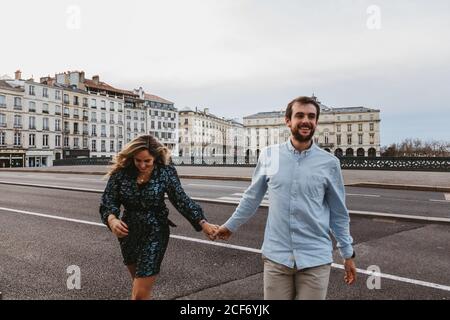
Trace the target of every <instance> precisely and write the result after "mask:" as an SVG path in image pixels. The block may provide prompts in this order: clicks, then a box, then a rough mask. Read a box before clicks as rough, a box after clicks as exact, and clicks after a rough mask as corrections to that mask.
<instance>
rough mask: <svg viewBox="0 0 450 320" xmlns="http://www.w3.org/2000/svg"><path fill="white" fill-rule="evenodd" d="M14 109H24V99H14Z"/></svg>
mask: <svg viewBox="0 0 450 320" xmlns="http://www.w3.org/2000/svg"><path fill="white" fill-rule="evenodd" d="M14 107H19V108H22V98H19V97H15V98H14Z"/></svg>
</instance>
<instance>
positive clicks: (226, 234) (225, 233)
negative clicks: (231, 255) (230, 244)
mask: <svg viewBox="0 0 450 320" xmlns="http://www.w3.org/2000/svg"><path fill="white" fill-rule="evenodd" d="M232 233H233V232H231V231H230V230H228V228H227V227H225V226H224V225H221V226H220V227H219V228H218V229H217V230H216V231H215V232H214V233H213V237H214V238H216V239H217V238H219V239H221V240H228V239H229V238H230V237H231V235H232Z"/></svg>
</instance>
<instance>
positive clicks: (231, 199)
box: [219, 197, 270, 205]
mask: <svg viewBox="0 0 450 320" xmlns="http://www.w3.org/2000/svg"><path fill="white" fill-rule="evenodd" d="M219 200H227V201H236V202H240V201H241V200H242V198H234V197H220V198H219ZM261 203H262V204H267V205H268V204H270V203H269V200H263V201H261Z"/></svg>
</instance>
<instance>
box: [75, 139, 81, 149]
mask: <svg viewBox="0 0 450 320" xmlns="http://www.w3.org/2000/svg"><path fill="white" fill-rule="evenodd" d="M73 146H74V147H75V148H79V147H80V138H73Z"/></svg>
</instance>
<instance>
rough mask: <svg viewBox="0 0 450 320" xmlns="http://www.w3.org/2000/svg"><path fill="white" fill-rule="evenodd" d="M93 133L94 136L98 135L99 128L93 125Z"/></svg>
mask: <svg viewBox="0 0 450 320" xmlns="http://www.w3.org/2000/svg"><path fill="white" fill-rule="evenodd" d="M91 132H92V135H93V136H96V135H97V126H96V125H95V124H93V125H92V127H91Z"/></svg>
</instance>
